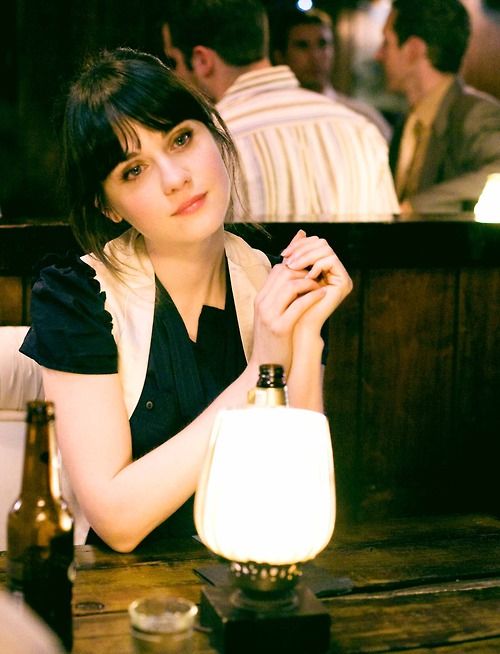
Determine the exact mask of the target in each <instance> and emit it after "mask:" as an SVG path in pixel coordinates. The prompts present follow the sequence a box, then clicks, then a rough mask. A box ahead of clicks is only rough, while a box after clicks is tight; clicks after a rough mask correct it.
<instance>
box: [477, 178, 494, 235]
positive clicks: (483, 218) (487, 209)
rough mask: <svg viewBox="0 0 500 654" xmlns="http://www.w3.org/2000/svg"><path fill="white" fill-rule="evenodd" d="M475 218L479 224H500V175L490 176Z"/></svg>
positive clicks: (480, 198)
mask: <svg viewBox="0 0 500 654" xmlns="http://www.w3.org/2000/svg"><path fill="white" fill-rule="evenodd" d="M474 216H475V219H476V221H477V222H479V223H500V173H493V174H491V175H488V178H487V180H486V184H485V185H484V189H483V190H482V193H481V195H480V196H479V200H478V201H477V204H476V206H475V207H474Z"/></svg>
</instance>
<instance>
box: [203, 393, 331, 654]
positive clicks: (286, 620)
mask: <svg viewBox="0 0 500 654" xmlns="http://www.w3.org/2000/svg"><path fill="white" fill-rule="evenodd" d="M194 512H195V523H196V528H197V530H198V534H199V536H200V538H201V540H202V542H203V543H204V544H205V545H206V546H207V547H208V548H209V549H210V550H211V551H212V552H214V553H215V554H217V555H218V556H220V557H222V558H223V559H226V560H227V561H229V573H230V578H231V580H232V585H228V586H226V587H222V586H213V587H208V586H207V587H205V588H204V589H203V591H202V598H201V605H200V622H201V624H202V625H204V626H207V627H210V628H211V629H212V633H213V641H214V644H215V645H216V646H217V647H218V648H219V649H221V650H222V651H223V652H225V654H232V653H233V652H234V653H237V654H245V653H246V652H252V654H255V653H256V652H259V654H261V653H263V652H273V654H277V653H278V652H286V653H287V654H294V653H297V654H299V653H300V654H304V653H305V652H307V654H316V653H319V652H325V651H327V649H328V644H329V633H330V618H329V615H328V613H327V612H326V610H325V608H324V607H323V605H322V603H321V602H320V601H319V600H318V599H317V598H316V597H315V596H314V594H313V593H312V592H311V591H310V590H309V589H308V588H307V587H306V586H305V585H304V584H303V583H301V581H300V575H301V563H303V562H306V561H310V560H312V559H313V558H314V557H315V556H316V555H317V554H318V553H319V552H320V551H321V550H322V549H323V548H324V547H326V545H327V544H328V542H329V541H330V538H331V536H332V533H333V528H334V523H335V487H334V470H333V456H332V446H331V438H330V431H329V428H328V421H327V419H326V417H325V416H324V415H323V414H321V413H318V412H315V411H308V410H305V409H294V408H289V407H271V408H270V407H265V406H252V405H249V406H248V407H246V408H242V409H229V410H224V411H221V412H219V414H218V416H217V418H216V420H215V424H214V428H213V431H212V435H211V440H210V444H209V448H208V453H207V457H206V460H205V464H204V467H203V470H202V473H201V476H200V481H199V484H198V488H197V492H196V497H195V509H194Z"/></svg>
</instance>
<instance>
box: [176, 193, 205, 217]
mask: <svg viewBox="0 0 500 654" xmlns="http://www.w3.org/2000/svg"><path fill="white" fill-rule="evenodd" d="M206 196H207V194H206V193H200V194H199V195H194V196H193V197H192V198H189V200H186V202H183V203H182V204H181V205H179V206H178V207H177V209H176V210H175V211H174V213H173V214H172V215H173V216H185V215H186V214H190V213H194V212H195V211H198V209H199V208H200V207H201V206H202V204H203V203H204V202H205V198H206Z"/></svg>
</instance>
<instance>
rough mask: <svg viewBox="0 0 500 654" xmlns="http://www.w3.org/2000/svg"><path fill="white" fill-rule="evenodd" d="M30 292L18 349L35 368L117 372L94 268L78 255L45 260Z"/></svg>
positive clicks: (107, 317) (107, 315)
mask: <svg viewBox="0 0 500 654" xmlns="http://www.w3.org/2000/svg"><path fill="white" fill-rule="evenodd" d="M43 266H44V267H42V268H41V270H40V272H39V274H38V279H37V280H36V281H35V283H34V285H33V289H32V294H31V329H30V330H29V332H28V334H27V335H26V338H25V340H24V342H23V344H22V345H21V348H20V351H21V352H22V353H23V354H25V355H26V356H28V357H30V358H32V359H34V360H35V361H36V362H37V363H39V364H40V365H42V366H44V367H46V368H51V369H54V370H62V371H65V372H76V373H82V374H112V373H115V372H117V369H118V367H117V360H118V355H117V348H116V343H115V341H114V338H113V335H112V332H111V329H112V317H111V315H110V313H109V312H108V311H106V309H105V308H104V301H105V299H106V294H105V293H104V292H103V291H101V288H100V284H99V282H98V281H97V280H96V279H95V271H94V269H93V268H92V267H91V266H89V265H87V264H86V263H84V262H83V261H82V260H81V259H80V258H78V257H76V256H75V257H73V258H69V257H51V258H50V262H49V261H48V260H45V261H44V263H43Z"/></svg>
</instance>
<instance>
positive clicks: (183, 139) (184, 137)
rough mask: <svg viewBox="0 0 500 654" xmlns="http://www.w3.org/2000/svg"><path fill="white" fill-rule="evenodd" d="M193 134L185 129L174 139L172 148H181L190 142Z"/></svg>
mask: <svg viewBox="0 0 500 654" xmlns="http://www.w3.org/2000/svg"><path fill="white" fill-rule="evenodd" d="M192 134H193V132H192V130H190V129H187V130H185V131H183V132H181V133H180V134H177V136H176V137H175V138H174V146H175V147H177V148H182V147H183V146H185V145H186V144H187V143H189V141H190V140H191V136H192Z"/></svg>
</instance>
